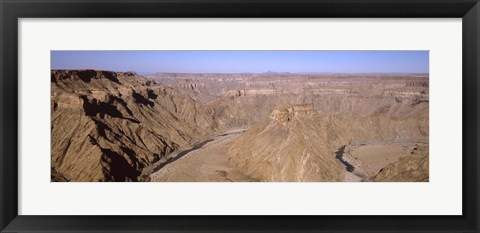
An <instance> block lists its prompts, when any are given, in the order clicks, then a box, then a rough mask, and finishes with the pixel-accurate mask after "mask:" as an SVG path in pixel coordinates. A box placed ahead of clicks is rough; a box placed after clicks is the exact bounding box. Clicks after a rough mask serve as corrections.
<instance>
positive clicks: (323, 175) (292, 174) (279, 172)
mask: <svg viewBox="0 0 480 233" xmlns="http://www.w3.org/2000/svg"><path fill="white" fill-rule="evenodd" d="M327 124H328V122H326V121H324V119H321V118H320V116H319V115H318V113H317V112H316V111H315V110H313V109H312V108H310V107H309V106H305V105H292V106H287V107H280V108H277V109H275V110H274V111H273V112H272V114H271V121H270V122H268V123H263V124H262V123H261V124H258V125H256V126H255V127H253V128H252V129H250V130H248V131H247V132H246V133H244V134H243V135H242V136H241V137H240V138H239V139H237V140H236V141H235V142H234V144H233V145H232V146H231V147H230V149H229V152H228V154H229V156H230V161H231V162H232V163H234V164H235V165H236V166H238V167H239V168H240V169H242V170H243V172H244V173H245V174H247V175H248V176H251V177H253V178H255V179H258V180H261V181H341V180H342V179H343V176H344V174H343V168H342V166H341V165H340V164H339V162H338V161H337V160H335V158H334V157H333V156H332V155H333V152H334V151H333V150H332V149H331V148H330V145H329V142H328V137H329V131H328V129H327V127H326V126H327Z"/></svg>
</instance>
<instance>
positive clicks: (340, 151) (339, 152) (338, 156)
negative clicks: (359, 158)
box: [335, 145, 355, 172]
mask: <svg viewBox="0 0 480 233" xmlns="http://www.w3.org/2000/svg"><path fill="white" fill-rule="evenodd" d="M345 147H347V146H346V145H343V146H342V147H340V148H338V150H337V151H335V158H336V159H338V160H339V161H340V162H341V163H342V164H343V165H345V168H346V169H347V171H349V172H353V171H354V170H355V167H354V166H353V165H352V164H350V163H348V162H347V161H346V160H345V159H343V153H345Z"/></svg>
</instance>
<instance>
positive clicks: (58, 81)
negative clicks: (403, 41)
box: [50, 70, 429, 182]
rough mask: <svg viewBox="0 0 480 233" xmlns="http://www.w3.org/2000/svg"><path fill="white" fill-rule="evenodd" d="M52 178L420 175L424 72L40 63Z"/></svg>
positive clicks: (409, 178) (374, 178)
mask: <svg viewBox="0 0 480 233" xmlns="http://www.w3.org/2000/svg"><path fill="white" fill-rule="evenodd" d="M50 107H51V151H52V152H51V153H52V156H51V171H52V176H51V180H52V181H54V182H66V181H70V182H98V181H114V182H121V181H141V182H147V181H153V182H232V181H234V182H258V181H260V182H262V181H263V182H344V181H347V182H357V181H362V182H428V180H429V169H428V168H429V150H428V143H429V77H428V74H316V73H313V74H311V73H275V72H268V73H255V74H253V73H238V74H220V73H201V74H191V73H156V74H153V75H148V76H141V75H138V74H136V73H134V72H113V71H100V70H52V71H51V106H50Z"/></svg>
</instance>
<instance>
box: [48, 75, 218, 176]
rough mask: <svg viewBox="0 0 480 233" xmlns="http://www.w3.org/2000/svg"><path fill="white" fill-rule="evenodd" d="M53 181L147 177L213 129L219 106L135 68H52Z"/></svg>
mask: <svg viewBox="0 0 480 233" xmlns="http://www.w3.org/2000/svg"><path fill="white" fill-rule="evenodd" d="M51 73H52V74H51V77H52V80H51V83H52V91H51V93H52V94H51V111H52V113H51V119H52V120H51V131H52V135H51V136H52V137H51V140H52V141H51V148H52V157H51V159H52V161H51V163H52V167H53V169H54V170H55V174H56V175H55V176H53V172H52V181H59V180H63V179H60V178H59V179H57V178H54V177H68V180H69V181H139V180H141V179H142V177H140V175H141V173H142V170H143V169H144V168H145V167H148V166H150V165H152V164H153V163H155V162H158V161H161V160H166V159H168V157H169V156H170V154H171V153H173V152H174V151H176V150H178V149H180V148H183V147H188V146H190V145H192V144H193V143H195V142H197V141H199V140H201V139H203V137H206V136H208V134H209V133H213V132H214V131H215V130H214V127H215V124H214V122H213V118H212V116H213V111H212V110H210V109H208V108H206V107H204V106H202V105H200V104H198V103H196V102H195V101H194V100H192V99H191V98H190V97H188V96H178V95H177V96H173V95H170V94H168V92H169V91H168V90H167V89H168V88H166V87H165V86H161V85H156V84H155V83H154V82H152V81H151V80H148V79H146V78H144V77H141V76H138V75H136V74H134V73H131V72H124V73H122V72H109V71H95V70H75V71H70V70H58V71H52V72H51Z"/></svg>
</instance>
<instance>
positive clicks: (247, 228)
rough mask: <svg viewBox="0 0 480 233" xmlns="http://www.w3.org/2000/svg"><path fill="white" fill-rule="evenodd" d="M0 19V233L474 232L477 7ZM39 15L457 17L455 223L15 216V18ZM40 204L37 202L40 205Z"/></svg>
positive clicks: (147, 7)
mask: <svg viewBox="0 0 480 233" xmlns="http://www.w3.org/2000/svg"><path fill="white" fill-rule="evenodd" d="M0 15H1V28H0V33H1V49H0V51H1V56H0V59H1V63H0V64H1V66H0V69H1V78H0V103H1V105H0V112H1V116H0V129H1V130H0V139H1V140H0V149H1V151H0V166H1V168H0V188H1V192H0V209H1V210H0V230H1V232H106V231H108V232H147V231H148V232H189V231H195V232H267V231H268V232H374V231H376V232H479V214H478V210H479V182H478V179H479V177H480V174H479V153H478V142H479V140H478V139H479V138H478V132H479V124H478V123H479V118H478V116H479V108H478V104H479V101H478V100H479V94H478V93H480V86H479V65H480V63H479V56H480V53H479V43H480V38H479V36H480V35H479V33H480V31H479V26H480V24H479V23H480V18H479V16H480V5H479V3H478V0H297V1H295V0H286V1H281V0H258V1H252V0H223V1H220V0H196V1H195V0H176V1H174V0H143V1H135V0H120V1H106V0H102V1H93V0H64V1H58V0H38V1H34V0H17V1H13V0H1V1H0ZM47 17H48V18H57V17H66V18H76V17H79V18H122V17H135V18H138V17H140V18H142V17H241V18H243V17H260V18H264V17H287V18H289V17H308V18H316V17H336V18H338V17H347V18H350V17H373V18H377V17H387V18H391V17H400V18H405V17H409V18H410V17H412V18H417V17H418V18H426V17H432V18H446V17H448V18H451V17H455V18H462V19H463V23H462V24H463V26H462V27H463V28H462V29H463V32H462V37H463V39H462V40H463V41H462V43H463V45H462V46H463V48H462V49H463V55H462V56H463V57H462V59H463V66H462V69H463V77H462V79H463V80H462V81H463V84H462V85H463V86H462V88H463V90H462V92H463V93H462V95H463V102H462V107H463V112H462V114H463V123H462V124H463V132H462V135H463V145H462V146H463V154H462V156H463V174H462V175H463V206H462V207H463V215H462V216H24V215H18V211H17V208H18V197H17V195H18V190H17V189H18V183H17V180H18V174H17V173H18V162H17V154H18V148H17V146H18V117H19V116H18V84H17V81H18V79H17V77H18V76H17V75H18V73H17V72H18V64H17V61H18V41H17V39H18V19H19V18H47ZM39 201H42V198H41V197H39ZM439 204H441V203H439Z"/></svg>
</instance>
